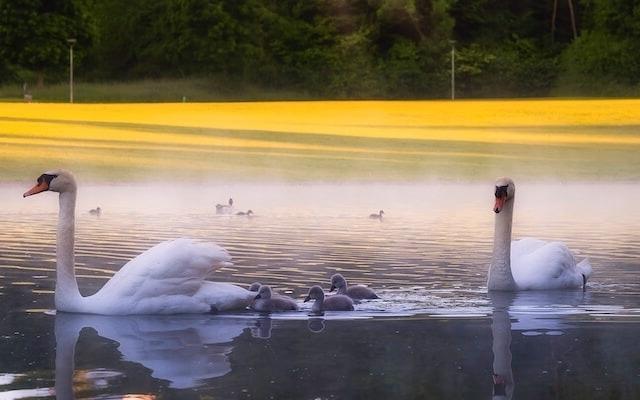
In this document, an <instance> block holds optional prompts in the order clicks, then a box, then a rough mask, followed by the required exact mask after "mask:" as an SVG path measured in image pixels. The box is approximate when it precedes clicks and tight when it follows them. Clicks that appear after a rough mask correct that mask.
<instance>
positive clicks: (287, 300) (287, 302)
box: [251, 285, 298, 312]
mask: <svg viewBox="0 0 640 400" xmlns="http://www.w3.org/2000/svg"><path fill="white" fill-rule="evenodd" d="M251 308H252V309H254V310H256V311H262V312H272V311H296V310H297V309H298V304H296V301H295V300H294V299H292V298H291V297H288V296H282V295H277V296H275V295H272V293H271V287H269V286H267V285H262V286H260V290H258V294H257V295H256V297H255V300H254V301H253V303H252V304H251Z"/></svg>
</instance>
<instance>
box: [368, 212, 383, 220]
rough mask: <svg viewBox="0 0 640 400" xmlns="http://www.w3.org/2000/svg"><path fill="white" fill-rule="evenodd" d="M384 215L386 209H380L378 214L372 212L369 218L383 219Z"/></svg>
mask: <svg viewBox="0 0 640 400" xmlns="http://www.w3.org/2000/svg"><path fill="white" fill-rule="evenodd" d="M383 215H384V211H383V210H380V212H378V213H377V214H375V213H374V214H370V215H369V218H371V219H379V220H382V216H383Z"/></svg>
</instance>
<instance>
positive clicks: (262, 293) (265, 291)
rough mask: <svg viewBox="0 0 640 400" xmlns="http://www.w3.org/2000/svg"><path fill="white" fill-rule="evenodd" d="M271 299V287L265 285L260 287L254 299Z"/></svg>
mask: <svg viewBox="0 0 640 400" xmlns="http://www.w3.org/2000/svg"><path fill="white" fill-rule="evenodd" d="M270 298H271V287H269V286H267V285H262V286H260V290H258V294H257V295H256V297H255V299H256V300H257V299H270Z"/></svg>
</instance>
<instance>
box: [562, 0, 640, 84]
mask: <svg viewBox="0 0 640 400" xmlns="http://www.w3.org/2000/svg"><path fill="white" fill-rule="evenodd" d="M583 6H584V7H585V8H586V9H588V10H589V13H588V14H587V18H585V21H584V28H583V30H582V33H581V35H580V37H579V38H578V40H576V41H575V43H572V44H571V46H569V47H568V48H567V50H566V51H565V53H564V54H563V56H562V66H561V67H562V77H561V81H562V84H563V85H564V86H567V87H569V88H570V89H571V90H573V91H574V93H589V94H607V95H612V94H615V93H624V92H625V88H629V87H637V86H638V85H640V2H639V1H637V0H584V1H583Z"/></svg>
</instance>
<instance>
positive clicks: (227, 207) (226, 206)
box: [216, 198, 233, 214]
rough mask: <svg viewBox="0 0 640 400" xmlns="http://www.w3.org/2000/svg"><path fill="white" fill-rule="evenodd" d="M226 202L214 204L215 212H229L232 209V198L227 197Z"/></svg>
mask: <svg viewBox="0 0 640 400" xmlns="http://www.w3.org/2000/svg"><path fill="white" fill-rule="evenodd" d="M227 203H228V204H216V214H229V213H230V212H231V211H233V199H232V198H229V201H228V202H227Z"/></svg>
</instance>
